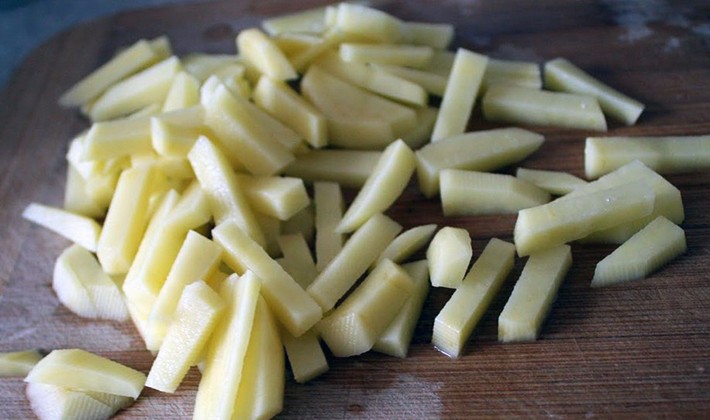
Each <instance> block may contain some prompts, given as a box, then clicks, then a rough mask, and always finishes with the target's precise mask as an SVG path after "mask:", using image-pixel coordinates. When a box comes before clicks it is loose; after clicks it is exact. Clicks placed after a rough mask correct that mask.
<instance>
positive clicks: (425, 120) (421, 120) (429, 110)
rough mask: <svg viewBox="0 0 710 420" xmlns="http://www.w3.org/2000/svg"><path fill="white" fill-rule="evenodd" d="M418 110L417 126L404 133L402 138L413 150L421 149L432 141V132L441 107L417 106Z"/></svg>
mask: <svg viewBox="0 0 710 420" xmlns="http://www.w3.org/2000/svg"><path fill="white" fill-rule="evenodd" d="M416 111H417V120H418V122H417V126H416V127H414V128H413V129H411V130H409V131H408V132H406V133H404V134H402V140H403V141H404V142H405V143H407V146H409V148H410V149H412V150H416V149H420V148H422V147H423V146H424V145H426V144H427V143H429V142H430V141H431V133H432V132H433V131H434V124H435V123H436V117H437V116H438V115H439V109H438V108H434V107H426V108H423V107H422V108H417V110H416Z"/></svg>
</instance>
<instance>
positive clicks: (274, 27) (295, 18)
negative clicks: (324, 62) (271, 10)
mask: <svg viewBox="0 0 710 420" xmlns="http://www.w3.org/2000/svg"><path fill="white" fill-rule="evenodd" d="M261 27H262V28H264V30H265V31H266V33H268V34H269V35H271V36H276V35H279V34H283V33H290V32H313V33H317V32H322V31H323V30H324V29H325V7H317V8H314V9H307V10H303V11H300V12H296V13H290V14H287V15H281V16H275V17H272V18H268V19H264V20H262V21H261Z"/></svg>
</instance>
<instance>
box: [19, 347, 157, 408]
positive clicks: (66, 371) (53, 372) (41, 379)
mask: <svg viewBox="0 0 710 420" xmlns="http://www.w3.org/2000/svg"><path fill="white" fill-rule="evenodd" d="M25 382H32V383H42V384H50V385H59V386H65V387H68V388H76V389H78V390H82V391H97V392H106V393H108V394H116V395H122V396H126V397H131V398H133V399H136V398H138V395H140V393H141V390H142V389H143V384H144V383H145V375H144V374H142V373H141V372H138V371H137V370H134V369H131V368H129V367H127V366H124V365H122V364H120V363H117V362H114V361H112V360H109V359H106V358H104V357H101V356H97V355H95V354H92V353H89V352H87V351H84V350H80V349H67V350H54V351H52V352H51V353H49V354H48V355H47V356H45V357H44V358H43V359H42V360H40V361H39V362H38V363H37V364H36V365H35V367H34V368H33V369H32V370H31V371H30V373H29V374H28V375H27V377H26V378H25Z"/></svg>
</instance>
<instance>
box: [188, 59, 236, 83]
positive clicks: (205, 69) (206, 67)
mask: <svg viewBox="0 0 710 420" xmlns="http://www.w3.org/2000/svg"><path fill="white" fill-rule="evenodd" d="M238 63H239V58H237V55H235V54H202V53H193V54H187V55H185V56H183V57H182V65H183V67H184V68H185V70H187V72H189V73H190V74H192V75H193V76H195V77H196V78H197V80H199V81H200V82H204V81H205V80H207V79H209V77H210V76H212V75H213V74H214V73H215V72H216V71H218V70H219V69H221V68H224V67H227V66H230V65H235V64H238Z"/></svg>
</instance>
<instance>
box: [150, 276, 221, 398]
mask: <svg viewBox="0 0 710 420" xmlns="http://www.w3.org/2000/svg"><path fill="white" fill-rule="evenodd" d="M224 307H225V303H224V302H223V300H222V299H221V298H220V297H219V295H218V294H217V293H215V292H214V291H213V290H212V289H211V288H210V287H209V286H207V285H206V284H205V283H204V282H202V281H196V282H194V283H192V284H189V285H187V286H185V288H184V289H183V290H182V293H181V294H180V299H179V300H178V302H177V306H176V308H175V312H174V314H173V316H172V322H171V323H170V327H169V328H168V329H167V332H166V334H165V340H164V341H163V342H162V345H161V346H160V351H159V352H158V356H157V357H156V358H155V361H154V362H153V365H152V366H151V368H150V372H149V373H148V378H147V380H146V383H145V385H146V386H148V387H150V388H153V389H157V390H158V391H162V392H169V393H173V392H175V390H176V389H177V387H178V386H179V385H180V382H182V380H183V378H184V377H185V375H186V374H187V370H188V369H189V368H190V366H194V365H196V364H197V362H198V361H199V360H198V358H199V356H200V355H201V353H202V349H203V347H204V345H205V344H206V343H207V340H208V339H209V337H210V334H211V333H212V330H214V328H215V326H216V324H217V322H218V320H219V317H220V315H222V312H223V311H224Z"/></svg>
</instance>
